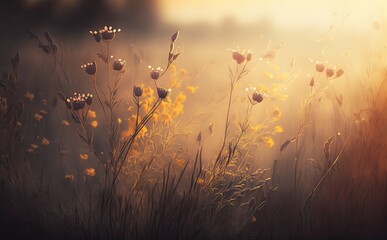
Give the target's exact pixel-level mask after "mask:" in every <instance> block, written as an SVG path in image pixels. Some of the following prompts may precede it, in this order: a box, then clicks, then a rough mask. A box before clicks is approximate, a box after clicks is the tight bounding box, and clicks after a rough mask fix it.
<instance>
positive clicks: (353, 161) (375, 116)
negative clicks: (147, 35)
mask: <svg viewBox="0 0 387 240" xmlns="http://www.w3.org/2000/svg"><path fill="white" fill-rule="evenodd" d="M120 32H121V30H119V29H117V30H116V29H113V28H108V27H104V28H102V29H99V30H97V31H91V41H94V44H95V46H96V49H97V50H96V51H97V54H96V58H98V59H99V60H96V59H91V60H90V62H89V63H86V64H83V65H82V68H81V70H82V71H84V73H83V74H84V76H86V77H85V78H86V79H87V82H86V84H83V85H85V86H83V85H82V87H81V88H80V89H75V87H74V86H77V85H75V84H73V82H72V80H71V78H70V77H69V76H71V74H69V73H68V71H69V70H68V69H67V68H66V62H65V59H64V58H63V56H64V48H63V45H62V44H59V43H58V42H57V41H54V38H53V37H52V36H51V34H50V33H49V32H48V31H45V32H44V37H45V40H41V38H40V37H39V36H38V34H35V33H33V32H31V31H27V33H28V36H30V38H32V39H33V40H34V41H35V43H37V45H38V49H40V50H41V52H42V53H43V54H42V55H47V56H48V57H49V58H50V59H51V63H52V66H53V78H55V79H56V88H57V89H58V91H57V92H58V94H55V95H56V97H55V99H54V100H53V101H52V103H51V105H48V104H47V101H45V102H46V103H42V102H43V101H40V102H39V103H38V101H37V99H36V98H37V96H34V95H33V94H31V93H29V95H28V94H26V95H25V96H24V98H23V97H22V96H23V95H22V92H21V89H20V80H19V78H20V76H19V65H20V64H21V61H20V55H19V53H17V54H16V55H15V57H14V58H12V61H11V67H12V70H11V71H9V72H4V73H3V75H2V78H1V84H0V86H1V95H0V104H1V105H0V107H1V109H0V110H1V132H2V136H4V137H3V139H4V141H2V142H1V170H0V171H1V192H2V193H3V194H1V196H2V197H1V200H2V201H1V202H2V203H1V205H0V207H1V209H2V210H3V212H4V215H3V217H2V219H1V222H2V223H5V222H6V221H7V220H8V219H7V218H9V220H10V223H9V224H8V225H3V227H2V230H4V232H5V234H6V235H7V237H8V236H9V238H11V239H12V238H14V239H18V238H19V239H22V238H25V237H27V236H33V237H39V238H40V239H44V238H47V239H49V238H56V239H58V238H63V239H69V238H72V239H235V238H236V239H261V238H264V239H284V238H285V239H289V238H293V239H300V238H306V239H316V238H317V239H326V238H347V237H351V238H368V237H371V238H383V237H385V236H386V232H385V230H384V228H383V226H384V225H383V223H385V216H384V215H383V211H384V210H385V206H384V205H385V204H384V203H385V200H386V199H387V195H386V191H385V190H384V189H386V181H385V175H386V164H385V161H384V160H386V157H387V155H386V153H385V151H384V149H385V147H386V146H385V145H386V140H385V138H384V133H385V123H386V120H387V119H386V118H387V114H386V111H385V109H386V106H387V98H386V81H385V76H386V75H385V69H383V68H382V69H381V74H380V75H379V78H380V85H379V86H378V88H377V89H376V90H377V91H376V92H374V93H373V94H372V95H371V96H367V97H369V98H371V99H372V101H370V102H369V104H368V105H369V106H368V107H367V108H365V109H357V111H356V113H355V114H352V113H351V114H348V113H347V112H345V111H344V109H343V103H342V101H343V99H342V98H340V97H338V96H337V95H332V93H334V91H333V90H331V89H332V86H333V85H334V84H335V82H336V81H338V80H340V79H341V78H342V77H343V75H344V70H341V69H339V70H336V69H334V68H331V67H330V66H325V65H324V64H321V63H315V66H314V68H315V69H314V71H315V75H314V76H313V77H312V78H311V79H308V82H307V83H306V84H309V86H307V88H306V89H308V90H307V91H305V92H302V93H300V94H302V96H303V99H304V100H303V101H302V102H301V104H300V107H299V109H300V111H299V112H298V115H297V114H294V116H285V118H287V119H290V118H294V119H297V118H298V120H299V121H298V123H295V122H296V121H294V122H293V123H295V126H294V133H287V134H288V135H287V136H286V138H285V141H283V144H282V145H280V146H279V149H275V148H272V151H277V150H279V153H280V155H279V156H280V158H279V159H277V160H274V161H273V167H272V168H271V169H268V168H259V166H257V164H256V163H255V159H257V158H259V157H260V152H259V151H260V147H262V146H268V147H270V148H271V147H273V144H274V140H273V138H274V137H275V136H276V134H277V133H281V132H282V131H283V129H282V127H280V126H279V125H276V124H277V122H278V121H279V119H280V117H281V112H280V110H279V109H278V108H275V109H274V111H270V110H267V109H265V107H267V106H268V104H271V103H272V101H273V99H275V94H278V95H280V94H281V93H280V92H276V91H280V90H279V89H282V87H283V85H286V84H288V85H290V84H289V83H290V82H291V81H290V80H289V79H288V80H286V81H284V82H282V84H283V85H280V86H278V85H276V86H274V87H272V88H273V89H269V88H270V87H264V86H259V87H250V88H249V87H247V89H246V90H247V92H246V91H240V90H241V89H242V88H243V89H244V87H243V86H244V84H245V83H244V81H245V80H246V78H249V77H250V75H251V72H250V68H253V67H254V66H253V65H254V64H261V63H266V64H268V65H269V66H270V67H273V66H274V64H273V63H272V62H273V61H274V59H275V58H276V57H277V54H278V53H277V51H274V50H273V51H269V53H264V54H262V55H261V56H262V57H260V59H261V60H260V61H254V60H256V59H255V57H256V56H259V54H252V53H251V52H249V51H241V50H240V49H237V50H233V51H232V53H231V56H230V59H229V60H226V61H227V62H229V61H230V62H232V64H234V66H233V67H229V68H228V69H229V75H228V77H229V78H228V79H227V80H225V82H226V85H227V86H228V88H227V94H226V98H225V99H224V105H223V102H222V104H219V108H224V110H225V113H224V116H222V117H221V119H222V121H221V122H220V123H216V125H214V124H213V123H212V124H210V125H209V127H208V128H207V129H206V131H204V130H203V129H201V130H202V131H200V130H199V133H198V132H197V131H196V130H197V128H195V126H196V125H199V124H198V122H199V121H200V120H197V119H187V120H185V119H184V118H182V117H181V115H182V113H183V110H184V102H185V100H186V98H187V96H188V95H189V93H193V94H194V92H195V91H196V89H197V88H196V87H195V86H191V85H188V82H189V79H188V77H187V76H188V74H186V73H178V70H177V67H176V65H175V64H176V60H177V59H178V58H179V57H184V58H188V57H189V56H185V55H184V54H183V53H182V56H180V54H181V51H179V48H177V49H175V48H176V47H175V44H177V42H176V41H177V40H178V35H179V32H176V33H174V34H173V35H172V36H171V39H170V41H169V48H168V51H166V52H167V53H168V54H167V56H166V59H167V62H166V64H165V67H164V70H162V69H161V68H157V67H156V68H152V67H149V72H148V76H146V77H143V79H148V80H150V81H151V83H152V85H151V86H146V81H144V82H139V81H137V79H136V80H134V79H132V78H130V77H127V72H126V71H127V70H128V68H129V69H130V68H131V67H133V68H135V67H138V66H131V65H130V62H129V61H128V62H126V61H125V60H122V59H120V58H114V57H113V58H112V57H111V55H112V53H114V52H115V51H117V49H118V48H115V45H114V44H115V39H116V38H118V37H120ZM58 46H59V47H58ZM42 57H43V56H42ZM257 58H259V57H257ZM167 72H168V73H167ZM346 72H347V70H346ZM345 74H346V73H345ZM25 77H27V76H25ZM136 77H137V78H139V77H138V76H136ZM185 77H187V78H185ZM221 77H225V76H219V78H221ZM125 81H131V85H133V88H132V90H131V91H130V93H131V95H132V96H130V97H128V96H125V94H122V91H123V90H124V89H123V87H122V84H123V82H125ZM153 84H154V86H153ZM168 85H169V86H168ZM246 85H247V84H246ZM161 86H163V87H161ZM199 87H202V86H199ZM170 88H171V89H170ZM84 89H87V91H86V92H85V93H84V94H83V93H82V91H83V90H84ZM72 92H76V93H75V94H73V93H72ZM241 92H243V94H242V93H241ZM246 93H247V96H246ZM189 96H190V95H189ZM193 97H195V95H193ZM321 99H323V100H321ZM327 99H329V100H332V101H333V102H335V103H336V105H334V106H333V107H334V108H335V109H336V110H335V114H337V115H339V114H341V116H342V117H344V118H345V119H344V120H343V121H340V122H338V123H337V124H338V125H344V127H343V128H342V129H344V130H343V131H342V132H340V133H337V132H335V130H332V132H333V134H331V135H330V136H329V138H327V139H324V140H323V141H321V138H317V137H316V135H318V134H321V135H322V136H324V137H325V134H322V133H321V132H320V131H319V130H318V127H317V125H318V123H319V121H318V117H319V116H320V115H319V111H320V109H321V108H322V105H323V101H324V100H325V101H328V100H327ZM238 100H241V101H242V102H244V103H246V105H245V106H243V107H241V106H242V105H243V104H239V101H238ZM23 102H24V104H23ZM33 104H36V105H38V104H43V106H45V109H46V110H45V111H42V110H39V111H38V112H36V113H34V112H35V108H36V109H39V108H40V107H41V106H40V105H38V106H33ZM265 104H266V105H265ZM43 110H44V109H43ZM54 111H56V112H54ZM54 113H57V118H54V117H53V119H51V121H49V120H50V119H49V118H48V116H50V115H54ZM255 113H259V115H260V116H262V119H263V121H262V122H258V120H257V119H256V118H254V117H253V116H256V114H255ZM31 115H33V116H34V117H33V118H32V117H31ZM62 117H63V118H64V120H63V121H62V122H61V124H62V126H63V128H64V129H65V130H58V131H59V132H60V134H61V140H62V141H58V142H59V143H56V142H55V140H53V139H51V137H50V136H47V138H46V137H43V136H42V134H48V132H49V131H47V132H46V133H41V132H40V131H37V132H38V133H39V135H41V136H40V137H39V139H38V140H36V138H35V135H36V133H37V132H35V131H34V129H32V128H33V126H36V124H35V123H36V122H39V123H38V124H40V123H42V122H40V121H47V122H46V123H45V124H46V125H50V124H51V125H52V126H54V124H53V123H52V122H53V121H54V120H55V121H59V119H60V118H62ZM123 119H124V120H123ZM208 120H210V119H205V121H208ZM123 121H126V122H125V123H123ZM210 121H211V120H210ZM348 124H350V125H348ZM56 126H58V125H56ZM214 126H217V127H218V126H220V127H219V129H220V130H217V131H219V132H220V134H219V138H218V139H217V145H216V146H217V148H216V149H212V148H211V147H210V146H211V144H208V143H209V141H210V137H214V136H216V135H215V134H214ZM272 129H274V130H272ZM44 130H47V129H44ZM43 132H44V131H43ZM211 141H212V140H211ZM19 143H21V144H19ZM71 143H74V144H75V145H77V148H81V150H80V151H76V152H75V153H69V152H68V151H65V150H63V148H64V146H66V144H71ZM312 143H313V144H312ZM315 144H316V145H318V148H319V149H320V150H318V151H310V148H311V147H312V146H314V145H315ZM187 145H188V146H187ZM50 148H51V149H56V150H58V151H50ZM78 150H79V149H78ZM311 152H312V153H314V154H315V155H311ZM43 157H46V158H51V159H55V160H53V161H52V162H51V163H49V164H48V163H47V161H42V160H39V159H40V158H43ZM70 158H72V159H74V158H75V159H78V158H80V159H78V160H74V166H73V170H68V169H66V168H65V166H66V164H67V163H66V161H68V159H70ZM40 161H41V162H40ZM384 212H385V211H384ZM362 219H374V220H375V222H372V223H365V222H363V221H361V220H362ZM18 228H20V229H22V230H23V231H17V229H18ZM69 229H71V231H70V230H69Z"/></svg>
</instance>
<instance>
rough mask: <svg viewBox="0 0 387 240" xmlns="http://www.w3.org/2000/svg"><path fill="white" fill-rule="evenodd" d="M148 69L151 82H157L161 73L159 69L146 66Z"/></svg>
mask: <svg viewBox="0 0 387 240" xmlns="http://www.w3.org/2000/svg"><path fill="white" fill-rule="evenodd" d="M148 68H149V69H151V72H150V76H151V78H152V79H153V80H157V79H158V78H159V77H160V72H162V71H163V69H161V68H160V67H157V68H156V69H154V68H152V66H150V65H149V66H148Z"/></svg>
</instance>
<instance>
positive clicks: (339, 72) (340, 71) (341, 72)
mask: <svg viewBox="0 0 387 240" xmlns="http://www.w3.org/2000/svg"><path fill="white" fill-rule="evenodd" d="M343 75H344V70H343V69H341V68H340V69H339V70H337V72H336V77H335V78H338V77H341V76H343Z"/></svg>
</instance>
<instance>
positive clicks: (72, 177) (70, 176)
mask: <svg viewBox="0 0 387 240" xmlns="http://www.w3.org/2000/svg"><path fill="white" fill-rule="evenodd" d="M64 179H66V180H67V181H74V179H75V177H74V175H72V174H67V175H65V176H64Z"/></svg>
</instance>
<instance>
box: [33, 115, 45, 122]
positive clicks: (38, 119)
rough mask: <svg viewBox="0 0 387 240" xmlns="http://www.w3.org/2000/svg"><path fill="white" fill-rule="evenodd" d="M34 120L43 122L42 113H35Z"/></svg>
mask: <svg viewBox="0 0 387 240" xmlns="http://www.w3.org/2000/svg"><path fill="white" fill-rule="evenodd" d="M34 118H35V120H36V121H38V122H39V121H40V120H42V118H43V116H42V115H41V114H40V113H35V115H34Z"/></svg>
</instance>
